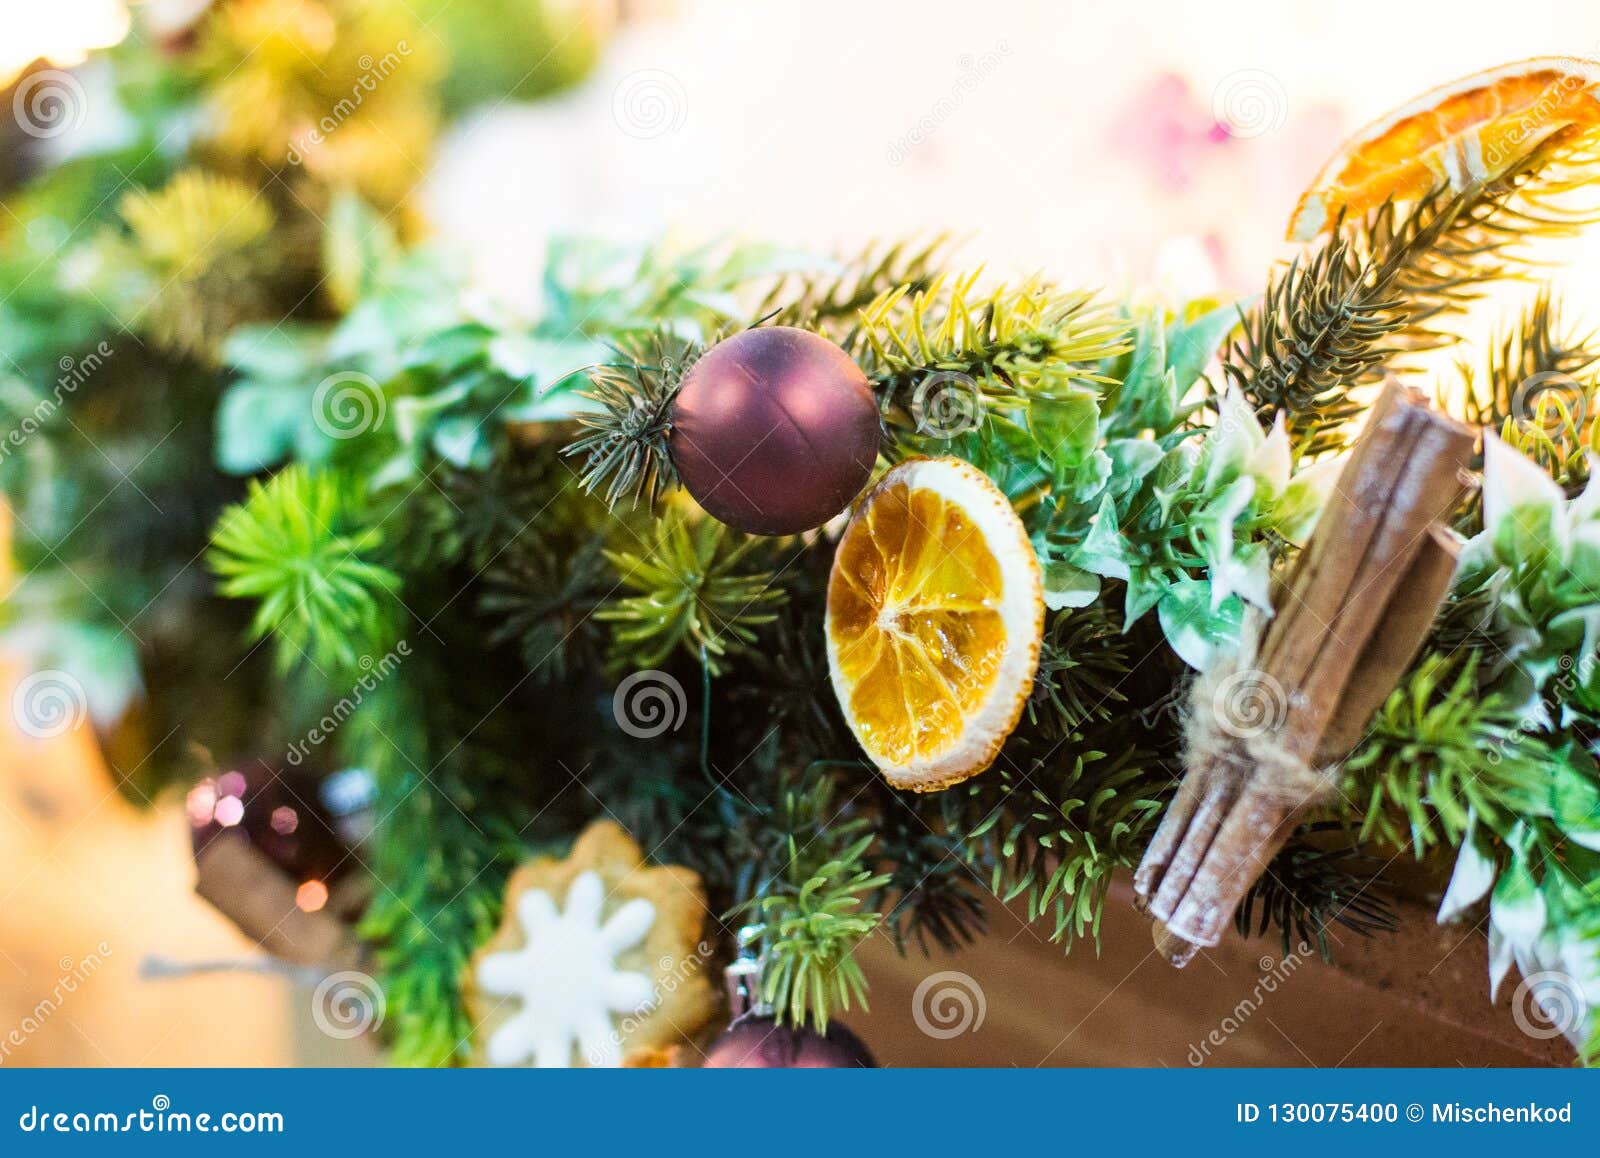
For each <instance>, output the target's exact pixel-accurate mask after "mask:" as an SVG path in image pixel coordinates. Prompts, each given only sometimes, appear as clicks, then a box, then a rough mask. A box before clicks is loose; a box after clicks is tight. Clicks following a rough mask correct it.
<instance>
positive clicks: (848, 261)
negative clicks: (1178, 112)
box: [754, 235, 948, 346]
mask: <svg viewBox="0 0 1600 1158" xmlns="http://www.w3.org/2000/svg"><path fill="white" fill-rule="evenodd" d="M946 248H948V239H947V238H945V237H944V236H943V235H940V236H936V237H934V238H933V239H931V240H930V241H928V242H926V243H915V242H911V241H898V242H895V243H893V244H891V245H887V246H869V247H868V248H867V249H865V250H863V251H862V252H861V253H860V254H858V255H855V256H852V257H847V258H845V259H843V260H841V261H839V262H836V263H831V264H830V265H829V266H828V267H827V268H825V269H822V270H820V271H817V272H811V273H802V274H792V275H790V276H788V277H786V278H784V279H783V280H782V281H780V282H779V283H778V284H777V285H775V286H773V288H772V290H771V292H770V293H768V294H767V297H766V300H765V301H763V302H762V303H761V305H760V306H758V307H757V308H756V310H755V311H754V313H755V315H756V316H757V317H760V318H764V319H766V320H767V322H768V323H769V324H771V325H775V326H798V327H800V328H801V329H807V330H818V331H820V332H822V333H824V334H827V335H828V336H829V337H831V338H833V339H834V340H835V341H838V342H840V343H842V344H844V345H846V346H851V345H853V341H852V337H851V335H852V334H853V333H854V332H855V331H856V329H857V327H858V325H859V324H860V315H861V312H862V311H863V310H865V309H867V308H868V307H869V306H871V305H872V303H873V302H874V301H876V300H878V299H879V298H880V297H881V296H882V295H884V294H886V293H889V292H891V291H893V290H896V289H898V288H900V287H905V289H906V290H907V291H909V292H910V293H913V294H915V293H918V292H920V291H922V290H924V289H926V288H927V287H928V286H929V285H930V284H931V283H932V281H933V279H934V278H935V277H937V276H938V260H939V258H940V257H941V256H943V252H944V250H945V249H946Z"/></svg>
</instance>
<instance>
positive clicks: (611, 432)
mask: <svg viewBox="0 0 1600 1158" xmlns="http://www.w3.org/2000/svg"><path fill="white" fill-rule="evenodd" d="M699 354H700V347H699V346H698V345H696V344H695V343H692V342H686V341H684V340H682V339H679V338H676V337H674V336H673V335H671V334H668V333H664V332H659V333H656V334H654V335H652V337H651V339H650V343H649V345H648V347H647V348H644V349H636V350H634V351H633V352H631V353H630V350H629V349H620V350H619V351H618V356H619V358H620V359H621V360H620V361H618V362H616V363H612V364H608V365H603V366H596V367H594V368H593V369H592V370H590V371H589V383H590V389H589V390H587V391H585V392H583V395H582V396H583V397H585V398H587V399H588V400H589V401H591V402H593V403H595V404H597V405H598V406H599V407H600V409H599V410H598V412H594V413H587V412H586V413H581V414H579V415H578V422H579V424H580V425H581V426H582V427H583V428H584V429H585V431H587V433H585V434H584V435H582V436H581V437H580V438H578V439H576V440H575V441H573V442H572V443H570V444H569V445H568V446H567V447H566V448H565V450H564V451H563V453H565V454H569V455H572V456H575V457H581V458H583V460H584V463H583V473H582V475H581V476H580V478H579V484H580V485H581V486H582V487H583V489H584V490H585V491H586V492H588V493H589V494H602V495H603V496H604V497H605V501H606V505H607V506H611V507H614V506H616V505H617V503H618V502H620V501H622V500H623V499H625V498H626V499H629V500H630V501H632V502H634V503H638V502H639V501H640V500H644V501H645V502H647V503H649V504H652V505H653V504H654V503H655V500H656V498H657V496H658V495H659V494H660V493H661V491H662V490H663V489H665V488H667V487H672V486H676V485H677V482H678V473H677V470H676V468H675V467H674V466H673V464H672V455H671V453H670V451H669V448H668V443H667V439H668V436H669V435H670V434H671V433H672V402H673V399H675V398H676V397H677V395H678V388H679V387H680V386H681V385H682V383H683V376H684V374H686V373H687V372H688V369H689V367H690V366H691V365H692V364H693V363H694V360H695V359H696V358H698V357H699Z"/></svg>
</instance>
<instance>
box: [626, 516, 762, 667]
mask: <svg viewBox="0 0 1600 1158" xmlns="http://www.w3.org/2000/svg"><path fill="white" fill-rule="evenodd" d="M765 549H766V548H765V545H764V543H763V541H762V540H760V539H758V538H756V537H754V536H750V535H740V534H739V533H738V532H736V531H730V530H729V529H728V528H727V527H725V526H723V525H722V524H721V523H719V522H717V521H716V520H715V519H698V520H694V521H691V520H690V519H689V518H688V517H686V516H684V515H682V514H680V513H677V512H668V513H667V514H666V515H664V516H663V517H662V519H661V522H660V524H659V526H658V527H657V528H656V529H655V531H654V532H653V537H652V539H651V541H650V542H649V543H647V544H642V545H641V547H640V549H639V550H637V551H608V552H606V558H607V559H608V560H609V561H610V562H611V565H612V566H613V567H614V568H615V569H616V572H617V575H618V577H619V580H620V582H621V584H622V586H623V587H624V588H626V589H627V590H629V591H634V592H637V593H638V594H636V595H632V596H629V597H627V598H624V599H618V600H616V601H615V602H614V603H611V604H609V605H607V606H606V607H604V608H602V609H601V610H600V611H599V612H598V613H597V618H599V619H601V620H602V621H604V622H607V623H610V624H612V641H613V650H612V654H613V658H614V660H615V661H616V662H617V663H618V664H623V665H626V666H630V667H633V668H655V667H660V666H661V664H663V663H664V662H666V660H667V657H668V656H670V655H671V654H672V653H673V652H675V651H677V650H678V649H679V648H682V649H684V650H686V651H687V652H688V654H690V655H692V656H695V657H698V658H701V661H702V662H703V663H704V664H705V666H706V669H707V670H708V671H710V672H711V674H713V675H716V674H718V673H720V672H721V671H722V670H723V665H724V662H725V660H726V659H727V657H728V656H729V655H730V654H731V653H733V652H736V651H738V650H740V649H742V648H744V647H748V646H749V645H750V644H752V643H754V642H755V639H756V629H757V628H758V627H761V626H762V625H763V624H768V623H771V622H772V621H773V619H774V616H773V613H772V611H771V608H772V607H773V605H774V604H776V603H779V602H781V601H782V600H783V598H784V592H783V589H782V588H781V587H779V586H777V584H776V578H777V576H776V574H775V573H774V572H773V571H770V570H763V571H746V570H744V568H743V567H742V566H741V565H742V564H743V563H745V561H746V560H747V559H749V558H750V557H751V556H752V555H754V554H756V553H757V552H760V551H763V550H765Z"/></svg>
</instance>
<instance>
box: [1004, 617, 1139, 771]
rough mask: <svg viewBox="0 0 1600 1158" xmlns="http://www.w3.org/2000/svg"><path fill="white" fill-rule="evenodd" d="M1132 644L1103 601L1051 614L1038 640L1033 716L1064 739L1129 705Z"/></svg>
mask: <svg viewBox="0 0 1600 1158" xmlns="http://www.w3.org/2000/svg"><path fill="white" fill-rule="evenodd" d="M1132 648H1133V644H1132V641H1131V640H1130V639H1129V638H1128V637H1127V636H1126V635H1124V634H1123V633H1122V632H1121V631H1120V630H1119V629H1118V627H1117V623H1116V620H1115V618H1114V617H1113V615H1112V614H1111V612H1110V611H1108V610H1107V609H1106V608H1105V607H1104V606H1103V605H1101V604H1091V605H1090V606H1088V607H1081V608H1074V609H1071V610H1068V611H1063V612H1060V613H1057V614H1056V615H1054V616H1052V617H1051V619H1050V621H1049V623H1048V624H1047V626H1046V627H1045V632H1044V638H1043V639H1042V640H1041V641H1040V645H1039V670H1038V672H1037V673H1036V674H1035V675H1034V679H1033V692H1032V693H1031V694H1030V695H1029V697H1028V719H1029V720H1030V721H1031V722H1033V723H1035V724H1036V725H1037V726H1038V727H1039V730H1040V731H1041V732H1042V733H1044V734H1045V735H1047V736H1051V737H1053V738H1058V739H1065V738H1067V737H1068V736H1070V735H1072V734H1073V733H1075V732H1077V731H1078V729H1080V728H1082V727H1084V726H1085V725H1087V724H1091V723H1105V722H1107V721H1109V720H1111V719H1112V717H1113V716H1114V715H1115V714H1116V713H1117V712H1119V711H1124V710H1126V709H1124V708H1123V707H1122V705H1124V704H1126V703H1127V702H1128V696H1127V694H1126V693H1125V692H1124V691H1123V690H1122V687H1121V685H1122V683H1123V681H1124V680H1125V679H1126V678H1127V675H1128V672H1129V669H1130V668H1131V667H1132V658H1133V657H1132Z"/></svg>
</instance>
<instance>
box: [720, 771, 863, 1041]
mask: <svg viewBox="0 0 1600 1158" xmlns="http://www.w3.org/2000/svg"><path fill="white" fill-rule="evenodd" d="M828 783H829V782H826V781H824V782H823V786H819V789H818V791H816V792H815V793H813V794H812V797H811V798H810V799H802V798H800V797H798V796H795V795H790V796H789V797H788V798H787V799H786V801H785V815H786V817H787V827H788V830H789V836H788V842H787V851H788V856H787V864H786V866H785V869H784V872H783V874H782V876H781V877H780V878H779V879H777V880H775V881H773V882H772V883H771V885H770V887H769V888H768V890H767V891H766V892H765V894H764V895H762V896H760V897H758V898H756V899H755V900H752V901H750V902H749V903H747V904H746V905H745V906H743V907H742V908H741V910H740V911H741V912H744V913H746V914H748V915H749V916H751V917H753V918H755V919H756V920H758V921H759V922H760V923H761V925H762V930H763V931H762V937H761V944H762V951H763V956H764V958H765V962H766V964H765V969H764V972H763V976H762V993H763V996H764V997H765V999H766V1000H767V1001H768V1002H769V1003H770V1004H771V1005H772V1007H773V1010H774V1011H775V1014H776V1016H777V1017H778V1018H779V1019H780V1020H782V1021H787V1022H789V1023H790V1024H792V1025H813V1026H815V1027H816V1028H817V1029H819V1030H821V1029H826V1028H827V1025H828V1020H829V1019H830V1018H831V1017H832V1016H833V1014H834V1012H835V1010H848V1009H849V1008H850V1007H851V1004H852V1003H854V1004H856V1005H859V1006H861V1007H862V1008H865V1007H866V993H867V982H866V976H865V974H864V973H863V972H862V971H861V966H860V964H858V963H857V961H856V959H855V951H856V949H857V947H859V945H860V944H861V942H862V940H863V939H864V938H866V937H867V936H868V935H869V934H870V933H871V932H872V931H873V930H874V929H876V928H877V927H878V925H879V923H880V922H881V921H882V919H883V917H882V915H881V914H880V913H878V912H877V911H876V910H875V909H873V908H872V906H871V905H870V903H869V901H870V899H871V897H872V896H873V894H874V893H876V892H877V891H878V890H880V889H882V888H883V887H884V886H885V885H886V884H887V883H888V881H889V878H888V876H887V875H885V874H879V873H874V872H873V871H872V870H871V869H870V868H869V867H868V866H867V863H866V856H867V851H868V849H869V848H871V846H872V843H873V841H874V839H875V836H874V834H873V833H871V832H868V831H865V830H866V827H867V820H866V818H864V817H857V818H855V819H844V818H841V817H838V816H833V815H830V810H831V792H830V791H829V789H828V787H827V786H826V785H827V784H828Z"/></svg>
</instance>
